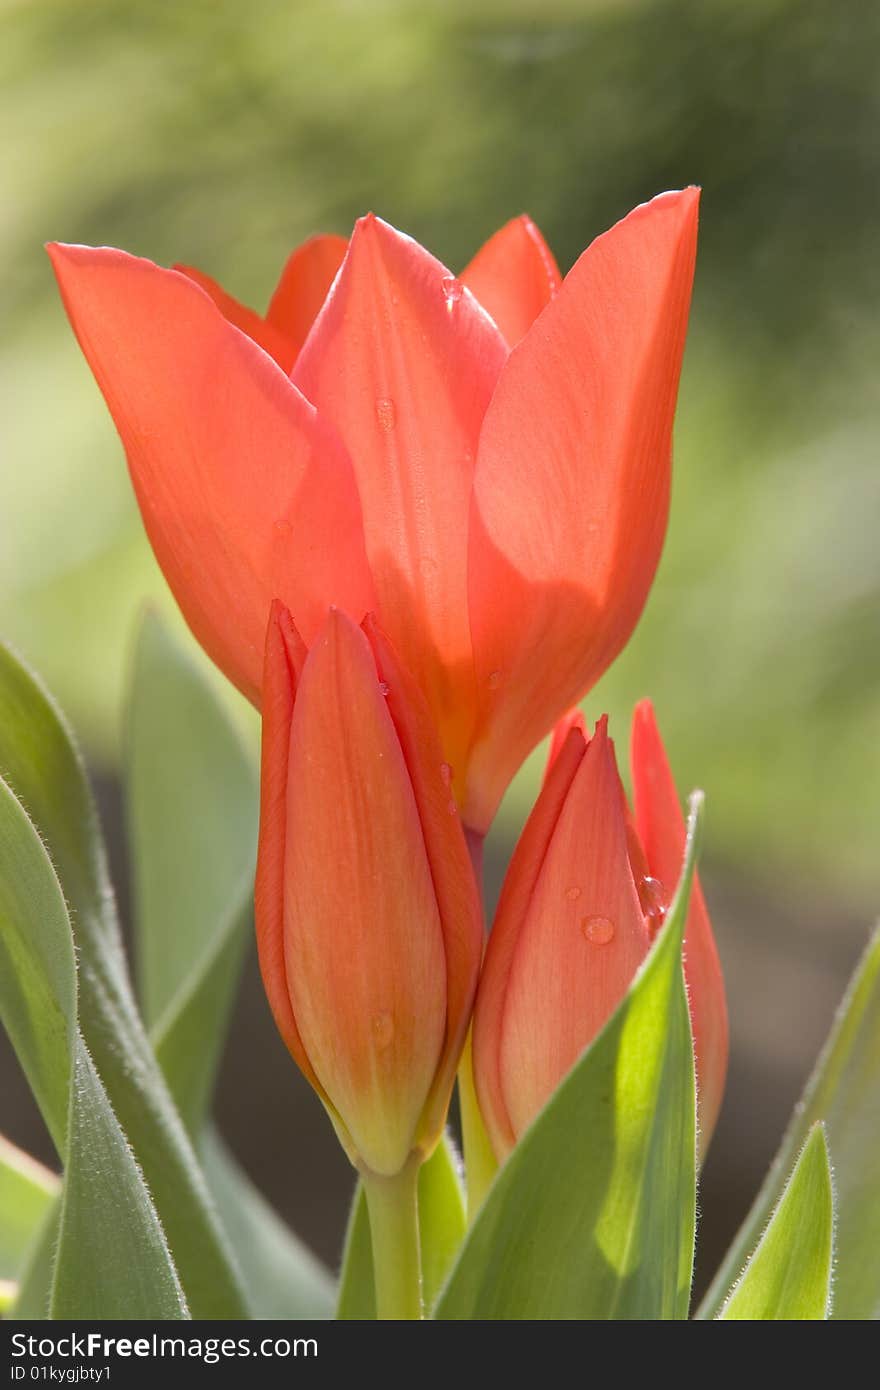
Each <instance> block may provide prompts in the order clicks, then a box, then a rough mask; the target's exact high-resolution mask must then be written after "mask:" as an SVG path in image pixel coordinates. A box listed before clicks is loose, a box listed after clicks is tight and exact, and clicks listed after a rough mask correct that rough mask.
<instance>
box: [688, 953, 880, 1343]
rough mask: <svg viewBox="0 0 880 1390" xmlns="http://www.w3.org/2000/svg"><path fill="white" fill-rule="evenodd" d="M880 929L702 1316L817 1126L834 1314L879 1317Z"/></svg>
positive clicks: (718, 1300) (726, 1285)
mask: <svg viewBox="0 0 880 1390" xmlns="http://www.w3.org/2000/svg"><path fill="white" fill-rule="evenodd" d="M878 1094H880V928H878V929H877V931H876V932H875V933H874V935H873V937H872V939H871V942H870V943H869V945H868V949H867V950H866V952H865V954H864V956H863V957H862V960H861V962H860V964H859V966H858V968H857V970H856V972H855V974H854V976H853V979H852V981H851V983H850V986H849V989H848V990H847V993H846V997H845V998H844V1000H843V1003H842V1004H841V1007H840V1010H839V1012H838V1015H837V1019H836V1021H835V1024H834V1027H833V1028H832V1030H831V1034H830V1036H829V1038H828V1041H827V1043H826V1045H825V1047H824V1049H823V1051H822V1053H821V1055H820V1057H819V1060H818V1063H817V1065H816V1069H815V1071H814V1072H813V1075H812V1077H811V1078H810V1080H809V1082H808V1083H807V1087H806V1089H805V1091H804V1094H803V1097H802V1098H801V1100H800V1101H799V1103H798V1105H797V1106H796V1108H795V1111H794V1115H793V1116H792V1119H791V1123H790V1125H789V1128H788V1131H787V1133H786V1135H785V1138H784V1139H783V1141H782V1144H781V1146H780V1149H779V1152H778V1153H777V1155H776V1158H775V1159H774V1161H773V1166H772V1167H771V1169H770V1172H769V1173H768V1175H767V1178H766V1180H765V1182H764V1184H763V1186H762V1188H761V1190H760V1192H759V1193H758V1196H757V1197H756V1198H755V1202H754V1204H753V1206H752V1208H751V1211H750V1212H749V1214H748V1216H747V1217H746V1219H745V1221H744V1223H743V1225H742V1227H741V1228H740V1230H739V1232H738V1233H737V1236H736V1239H735V1240H734V1242H733V1244H732V1246H731V1248H730V1250H729V1251H728V1253H727V1255H726V1256H725V1259H724V1262H723V1264H722V1266H721V1268H720V1269H719V1271H718V1274H717V1275H716V1277H715V1279H714V1280H713V1282H712V1285H711V1287H710V1289H709V1291H708V1293H707V1294H706V1297H705V1299H704V1300H703V1303H702V1304H701V1306H700V1309H699V1312H698V1313H697V1317H698V1318H712V1317H714V1316H715V1315H716V1314H717V1313H718V1311H719V1309H720V1308H721V1307H722V1305H723V1304H724V1301H725V1299H726V1297H727V1294H728V1292H729V1290H730V1288H731V1285H732V1284H733V1282H734V1280H735V1279H736V1277H737V1275H738V1273H739V1271H740V1270H741V1269H742V1267H743V1265H744V1264H745V1261H746V1258H747V1256H748V1254H749V1251H750V1250H753V1249H754V1247H755V1244H756V1243H757V1241H758V1238H759V1236H760V1233H761V1231H762V1230H763V1229H764V1227H765V1226H766V1224H767V1221H768V1220H769V1217H770V1213H771V1212H772V1210H773V1208H774V1207H775V1206H776V1204H777V1202H778V1200H779V1196H780V1193H781V1191H782V1188H783V1184H784V1182H785V1179H786V1176H787V1174H788V1173H789V1172H790V1171H791V1168H792V1166H793V1164H794V1162H795V1159H796V1157H797V1155H798V1153H799V1152H800V1151H801V1149H802V1148H803V1146H804V1144H805V1142H806V1139H807V1135H808V1134H809V1132H810V1129H811V1128H812V1126H813V1125H814V1124H815V1123H816V1122H817V1121H819V1120H821V1121H823V1123H824V1125H825V1132H826V1134H827V1139H828V1146H829V1148H830V1150H831V1153H832V1154H833V1156H834V1196H835V1210H836V1231H835V1248H836V1265H835V1271H834V1303H833V1306H832V1311H831V1316H832V1318H844V1319H847V1320H850V1321H861V1320H865V1319H873V1318H877V1317H880V1163H878V1159H877V1155H878V1153H880V1104H878V1100H877V1097H878Z"/></svg>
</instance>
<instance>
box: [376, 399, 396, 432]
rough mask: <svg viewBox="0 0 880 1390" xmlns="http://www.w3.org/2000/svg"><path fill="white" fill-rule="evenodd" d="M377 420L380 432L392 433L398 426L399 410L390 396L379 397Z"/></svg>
mask: <svg viewBox="0 0 880 1390" xmlns="http://www.w3.org/2000/svg"><path fill="white" fill-rule="evenodd" d="M376 419H377V420H378V422H379V428H380V430H385V431H386V432H387V433H390V431H391V430H393V429H394V426H395V425H396V424H397V410H396V409H395V406H394V402H393V400H392V399H391V397H390V396H379V397H378V399H377V401H376Z"/></svg>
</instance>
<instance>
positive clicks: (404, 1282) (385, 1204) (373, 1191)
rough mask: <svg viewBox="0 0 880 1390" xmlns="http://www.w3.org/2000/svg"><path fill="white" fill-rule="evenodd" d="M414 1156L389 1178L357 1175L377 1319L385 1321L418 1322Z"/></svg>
mask: <svg viewBox="0 0 880 1390" xmlns="http://www.w3.org/2000/svg"><path fill="white" fill-rule="evenodd" d="M420 1166H421V1158H420V1157H417V1156H416V1155H413V1157H412V1158H411V1159H410V1160H409V1162H408V1163H407V1165H406V1167H405V1168H402V1169H401V1171H400V1172H399V1173H397V1174H396V1176H395V1177H393V1178H385V1177H380V1176H379V1174H377V1173H368V1172H364V1173H362V1174H361V1177H362V1179H363V1184H364V1192H365V1193H366V1196H367V1211H368V1212H369V1214H370V1236H371V1238H372V1242H373V1276H374V1279H375V1281H376V1316H377V1317H378V1318H379V1319H381V1320H383V1321H402V1320H417V1319H419V1318H421V1316H422V1264H421V1250H420V1248H419V1203H418V1187H419V1167H420Z"/></svg>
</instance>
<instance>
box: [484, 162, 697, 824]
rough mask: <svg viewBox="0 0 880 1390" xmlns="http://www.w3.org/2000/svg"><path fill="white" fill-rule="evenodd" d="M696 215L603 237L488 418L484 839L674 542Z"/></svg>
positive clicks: (693, 194) (642, 216) (661, 215)
mask: <svg viewBox="0 0 880 1390" xmlns="http://www.w3.org/2000/svg"><path fill="white" fill-rule="evenodd" d="M697 203H698V193H697V190H696V189H686V190H685V191H684V192H683V193H669V194H664V195H662V196H661V197H659V198H655V199H654V201H653V202H651V203H647V204H645V205H644V206H642V207H639V208H637V209H636V210H635V211H634V212H632V213H630V215H629V216H628V217H626V218H624V220H623V221H622V222H619V223H618V224H617V225H616V226H615V227H613V228H612V229H611V231H609V232H607V233H606V234H605V235H604V236H600V237H599V238H598V239H597V240H596V241H594V242H593V244H592V245H591V246H590V247H588V249H587V250H586V251H585V252H584V254H583V255H582V256H581V257H580V259H579V260H578V262H577V264H576V265H575V266H574V268H573V269H572V270H571V271H570V272H569V274H568V275H567V276H566V278H565V280H564V282H563V285H562V288H561V290H560V291H559V293H558V294H557V295H556V297H555V298H554V299H553V300H552V301H551V303H550V304H548V306H547V308H546V309H545V310H544V311H543V313H542V314H541V315H540V316H539V317H538V318H537V319H536V321H535V323H534V324H533V325H532V328H531V329H530V330H529V332H528V333H527V335H526V337H525V338H524V339H523V340H522V342H521V343H520V344H519V346H518V347H516V348H514V350H513V352H512V353H511V354H510V357H509V359H508V362H507V365H506V366H505V368H504V370H503V371H502V373H501V376H500V378H499V381H498V386H497V389H496V391H495V394H494V396H493V398H492V403H491V405H490V406H489V409H488V411H487V413H486V418H485V421H484V424H483V430H482V434H481V437H480V446H479V453H478V459H477V468H476V472H475V475H474V509H473V513H472V517H471V528H470V556H471V559H470V581H469V589H470V611H471V625H472V632H473V643H474V654H475V664H476V676H477V692H478V698H479V699H480V702H481V714H480V726H479V730H478V735H477V740H476V744H475V747H474V751H473V755H472V760H471V770H470V773H469V778H470V785H469V788H468V801H467V803H466V805H465V811H464V815H465V820H466V822H467V823H468V824H470V825H472V826H473V827H474V828H475V829H478V830H479V829H485V827H486V825H487V824H488V822H489V820H490V819H491V817H492V815H493V814H494V811H495V808H496V806H497V803H498V800H499V799H500V796H501V794H502V792H503V790H504V788H505V786H506V785H507V782H508V781H509V779H510V777H511V776H512V774H513V772H514V771H515V770H516V768H517V767H518V766H519V764H520V763H521V762H522V760H523V759H524V758H525V756H526V755H527V754H528V753H529V751H530V750H531V749H532V748H533V747H534V746H535V744H536V743H537V742H538V741H539V740H540V738H541V737H542V736H543V735H544V734H545V733H547V732H548V730H549V729H550V728H551V727H552V726H553V723H554V721H555V720H556V719H557V718H558V717H559V715H560V713H561V712H562V711H563V710H564V709H566V708H567V707H568V706H570V705H572V704H574V703H575V702H576V701H578V700H579V699H581V698H582V697H583V695H584V694H585V693H586V691H587V690H588V689H589V687H590V686H591V685H592V684H593V683H594V682H595V681H596V679H597V678H598V677H599V675H601V673H602V671H603V670H604V669H605V668H606V667H607V666H608V664H609V662H610V661H611V660H612V659H613V658H614V656H616V654H617V653H618V652H619V651H620V649H621V647H622V646H623V645H624V643H625V642H626V640H627V638H628V637H629V635H630V633H631V632H632V629H633V627H634V625H635V622H636V620H637V619H638V616H639V614H640V612H641V610H642V606H643V604H644V601H645V598H646V595H647V593H648V589H649V587H650V584H651V580H652V578H653V575H654V571H655V568H656V565H657V561H658V558H659V555H660V549H661V546H662V542H663V537H664V533H665V530H666V517H667V511H668V502H669V474H670V468H669V464H670V453H671V438H672V420H673V414H674V410H675V398H676V392H677V387H678V377H679V371H680V367H681V358H682V352H683V348H684V339H685V329H686V324H687V313H688V305H689V301H690V292H691V281H692V278H693V264H694V254H695V247H696V228H697Z"/></svg>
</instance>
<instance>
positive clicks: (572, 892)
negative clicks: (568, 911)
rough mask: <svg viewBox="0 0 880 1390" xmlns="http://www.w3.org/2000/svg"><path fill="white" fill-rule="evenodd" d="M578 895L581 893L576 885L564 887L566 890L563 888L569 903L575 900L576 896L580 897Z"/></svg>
mask: <svg viewBox="0 0 880 1390" xmlns="http://www.w3.org/2000/svg"><path fill="white" fill-rule="evenodd" d="M580 895H581V890H580V888H578V887H576V886H575V885H572V887H571V888H566V890H565V896H566V897H567V898H568V901H569V902H570V903H573V902H577V900H578V898H579V897H580Z"/></svg>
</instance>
